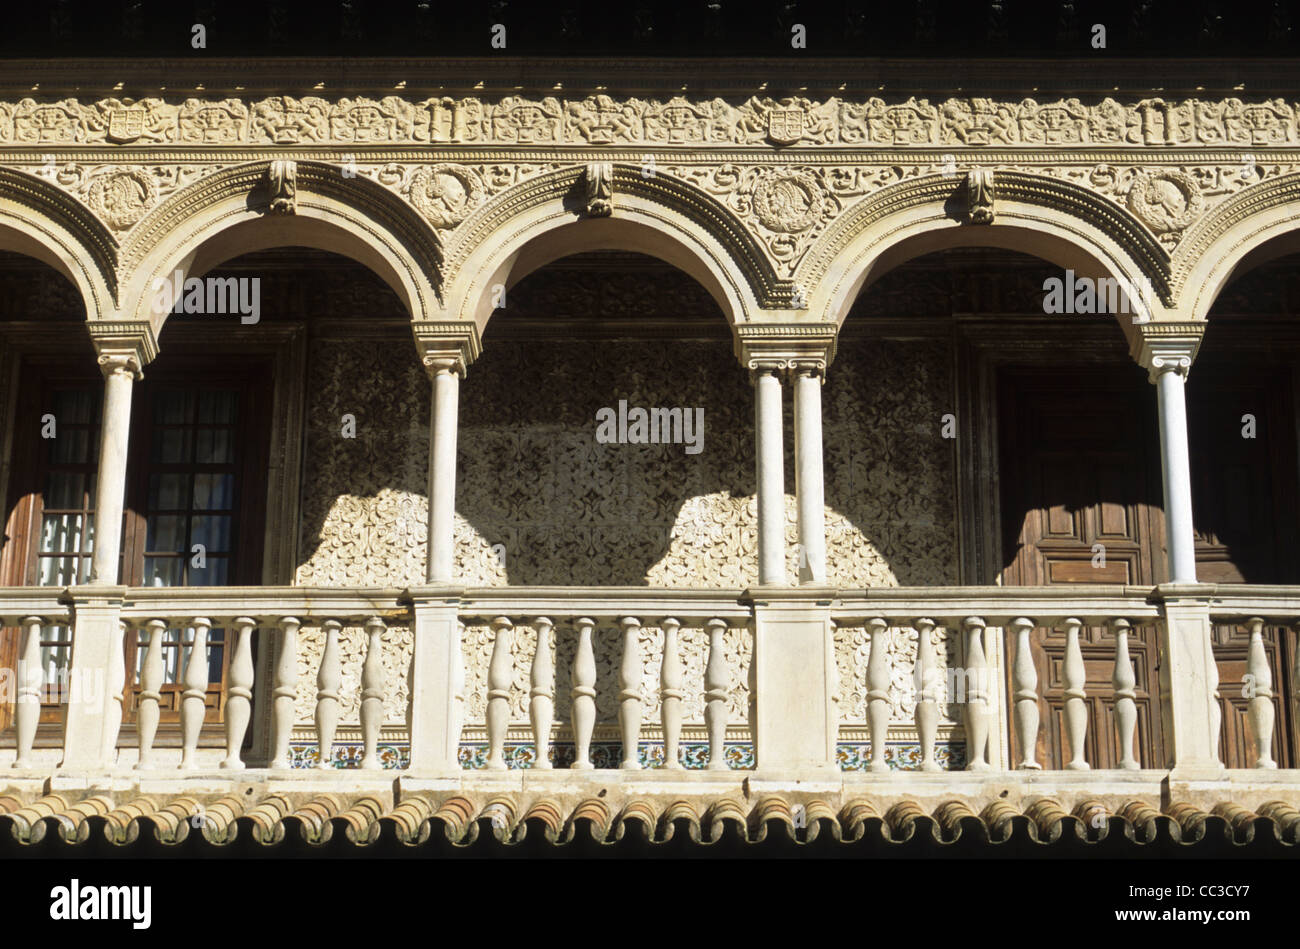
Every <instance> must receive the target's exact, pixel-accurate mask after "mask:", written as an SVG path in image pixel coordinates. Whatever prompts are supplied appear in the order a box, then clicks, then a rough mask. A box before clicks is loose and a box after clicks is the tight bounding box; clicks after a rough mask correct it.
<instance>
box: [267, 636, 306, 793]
mask: <svg viewBox="0 0 1300 949" xmlns="http://www.w3.org/2000/svg"><path fill="white" fill-rule="evenodd" d="M301 626H302V620H300V619H298V618H297V617H296V616H285V617H282V618H281V619H280V651H279V653H277V655H276V660H275V688H274V690H272V692H271V698H272V709H271V746H272V758H271V767H272V768H289V767H292V766H293V762H292V761H291V760H290V758H289V739H290V738H291V737H292V735H293V719H294V705H295V704H296V703H297V700H298V629H299V628H300V627H301Z"/></svg>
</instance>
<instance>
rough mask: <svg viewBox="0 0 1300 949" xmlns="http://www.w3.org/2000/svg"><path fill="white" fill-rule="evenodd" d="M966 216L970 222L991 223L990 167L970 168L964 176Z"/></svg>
mask: <svg viewBox="0 0 1300 949" xmlns="http://www.w3.org/2000/svg"><path fill="white" fill-rule="evenodd" d="M966 217H967V220H969V221H970V223H972V224H992V223H993V170H992V169H991V168H972V169H971V171H970V173H969V174H968V175H967V176H966Z"/></svg>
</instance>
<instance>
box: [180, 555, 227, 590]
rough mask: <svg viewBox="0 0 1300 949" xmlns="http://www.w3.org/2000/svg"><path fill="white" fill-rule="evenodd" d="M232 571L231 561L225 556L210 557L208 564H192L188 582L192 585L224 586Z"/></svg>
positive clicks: (187, 578)
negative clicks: (200, 565) (201, 565)
mask: <svg viewBox="0 0 1300 949" xmlns="http://www.w3.org/2000/svg"><path fill="white" fill-rule="evenodd" d="M229 573H230V561H229V560H228V559H227V558H225V557H208V558H207V564H206V566H204V567H202V568H200V567H195V566H192V565H191V567H190V569H189V571H188V575H187V577H186V583H187V584H188V585H189V586H192V587H224V586H225V585H226V583H227V582H228V581H227V579H226V578H227V576H228V575H229Z"/></svg>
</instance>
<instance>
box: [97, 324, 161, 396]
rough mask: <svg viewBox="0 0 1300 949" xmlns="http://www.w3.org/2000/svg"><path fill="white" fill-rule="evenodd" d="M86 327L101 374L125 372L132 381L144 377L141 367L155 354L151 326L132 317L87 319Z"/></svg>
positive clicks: (153, 335)
mask: <svg viewBox="0 0 1300 949" xmlns="http://www.w3.org/2000/svg"><path fill="white" fill-rule="evenodd" d="M86 326H87V329H88V331H89V333H90V341H91V343H93V344H94V346H95V352H96V353H97V354H98V362H99V369H100V372H102V373H103V374H104V375H105V376H108V375H111V374H112V373H116V372H126V373H130V374H131V376H132V378H133V379H135V380H136V381H139V380H140V379H142V378H144V367H145V366H147V365H148V364H149V363H151V362H153V360H154V358H155V357H157V355H158V337H157V335H156V334H155V333H154V329H153V326H151V325H150V324H149V323H146V322H136V321H134V320H132V321H116V322H96V321H91V322H90V323H88V324H86Z"/></svg>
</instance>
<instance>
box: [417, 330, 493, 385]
mask: <svg viewBox="0 0 1300 949" xmlns="http://www.w3.org/2000/svg"><path fill="white" fill-rule="evenodd" d="M411 329H412V331H413V332H414V334H415V348H416V351H417V352H418V353H419V354H420V362H422V363H423V364H424V369H425V371H426V372H427V373H428V374H429V378H430V379H432V378H434V377H435V376H437V375H438V374H439V373H440V372H454V373H456V375H458V376H462V377H463V376H464V375H465V372H466V370H467V369H468V368H469V365H470V363H472V362H473V361H474V360H475V359H477V358H478V356H479V353H480V352H482V345H481V342H480V339H479V333H478V327H477V326H475V325H474V324H473V323H466V322H463V321H452V320H440V321H430V320H418V321H416V322H414V323H412V324H411Z"/></svg>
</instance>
